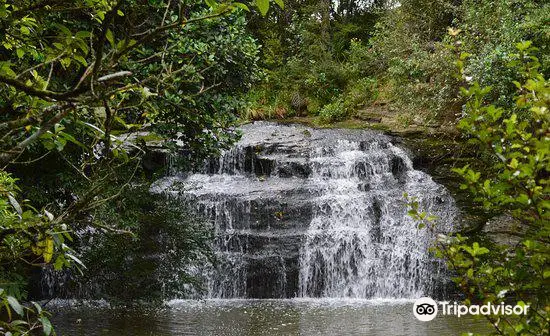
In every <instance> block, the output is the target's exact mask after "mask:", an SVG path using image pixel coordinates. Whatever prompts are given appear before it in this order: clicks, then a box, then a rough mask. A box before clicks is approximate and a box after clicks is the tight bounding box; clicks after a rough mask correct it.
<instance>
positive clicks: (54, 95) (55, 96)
mask: <svg viewBox="0 0 550 336" xmlns="http://www.w3.org/2000/svg"><path fill="white" fill-rule="evenodd" d="M0 82H1V83H4V84H7V85H9V86H12V87H14V88H16V89H17V90H19V91H23V92H24V93H26V94H27V95H29V96H35V97H40V98H44V99H48V100H64V101H73V99H71V98H74V97H76V96H78V95H79V94H81V93H83V92H84V91H85V90H86V89H85V88H80V89H76V90H71V91H66V92H56V91H50V90H40V89H37V88H34V87H32V86H28V85H26V84H25V83H23V82H21V81H19V80H17V79H15V78H10V77H7V76H4V75H0Z"/></svg>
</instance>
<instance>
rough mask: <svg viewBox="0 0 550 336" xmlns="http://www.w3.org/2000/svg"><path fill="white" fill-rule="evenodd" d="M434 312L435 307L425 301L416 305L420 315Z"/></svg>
mask: <svg viewBox="0 0 550 336" xmlns="http://www.w3.org/2000/svg"><path fill="white" fill-rule="evenodd" d="M434 312H435V307H434V306H432V305H430V304H427V303H423V304H421V305H418V306H416V313H417V314H418V315H432V314H433V313H434Z"/></svg>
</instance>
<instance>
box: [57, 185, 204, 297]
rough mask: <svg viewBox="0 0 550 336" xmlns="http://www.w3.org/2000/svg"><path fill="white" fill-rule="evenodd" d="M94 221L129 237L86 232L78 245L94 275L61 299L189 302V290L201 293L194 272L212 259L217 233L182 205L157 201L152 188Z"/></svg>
mask: <svg viewBox="0 0 550 336" xmlns="http://www.w3.org/2000/svg"><path fill="white" fill-rule="evenodd" d="M94 218H95V220H96V221H100V222H116V223H118V225H117V226H118V227H119V230H125V231H126V232H128V233H126V234H117V235H102V234H101V233H100V232H98V231H97V230H90V229H88V230H87V231H86V232H83V233H82V234H81V235H80V236H79V239H78V242H77V245H78V246H81V248H80V249H79V250H80V251H82V252H81V254H82V260H83V262H84V263H85V264H86V265H88V271H87V272H85V273H84V274H82V275H72V276H71V279H70V280H66V281H63V282H60V284H62V285H61V288H58V289H56V291H55V292H56V293H57V295H62V296H67V297H73V298H74V297H78V298H88V299H89V298H106V299H108V300H109V301H110V302H120V301H122V302H128V301H132V300H147V301H151V300H160V299H163V300H164V299H172V298H177V297H182V298H183V297H185V295H186V294H187V295H188V294H189V293H188V292H186V289H189V288H188V287H195V288H193V289H197V288H198V289H200V288H201V286H202V284H201V283H199V281H198V280H197V279H196V278H195V277H194V276H195V275H194V274H191V273H190V270H191V269H192V268H193V267H196V266H200V265H201V264H204V263H205V262H207V261H209V260H211V259H212V256H211V254H210V243H211V238H212V237H211V235H212V230H211V227H210V225H207V221H206V220H204V219H202V218H201V216H198V215H197V214H196V213H194V212H193V211H191V210H189V209H186V206H185V204H183V203H182V201H180V200H177V199H174V198H172V197H169V196H167V195H151V194H150V192H149V190H148V185H147V184H142V185H136V186H133V187H132V188H130V189H128V190H127V191H126V192H125V193H124V194H123V195H122V197H121V198H120V200H119V201H117V203H116V205H115V206H103V207H100V208H98V209H96V210H95V211H94ZM121 232H122V231H121ZM130 232H131V233H130ZM90 247H91V248H90ZM189 285H192V286H189Z"/></svg>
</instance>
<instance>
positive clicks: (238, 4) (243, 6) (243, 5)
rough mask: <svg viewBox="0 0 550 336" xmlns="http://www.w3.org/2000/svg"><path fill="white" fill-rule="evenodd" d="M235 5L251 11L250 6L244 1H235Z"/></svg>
mask: <svg viewBox="0 0 550 336" xmlns="http://www.w3.org/2000/svg"><path fill="white" fill-rule="evenodd" d="M233 6H235V7H237V8H240V9H244V10H245V11H247V12H250V8H248V6H247V5H245V4H243V3H242V2H235V3H233Z"/></svg>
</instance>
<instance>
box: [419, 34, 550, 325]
mask: <svg viewBox="0 0 550 336" xmlns="http://www.w3.org/2000/svg"><path fill="white" fill-rule="evenodd" d="M516 48H517V52H516V53H514V54H511V55H509V58H510V59H511V60H513V61H512V62H511V63H510V64H509V66H510V67H512V68H513V70H514V73H518V74H519V76H518V78H517V80H515V81H514V82H513V84H514V85H515V87H516V96H515V108H513V109H504V108H502V107H498V106H497V105H495V101H493V100H491V99H490V97H491V96H490V95H489V93H490V91H491V88H490V87H482V86H480V85H479V84H478V83H477V82H474V83H473V84H472V85H471V86H470V87H468V88H467V89H463V90H462V91H463V94H464V95H465V96H466V97H467V99H468V100H467V104H466V115H465V117H464V118H462V119H461V121H460V123H459V125H458V127H459V129H460V130H461V131H462V132H463V134H464V135H466V136H467V137H468V138H469V139H470V140H469V141H471V142H472V143H474V144H476V145H478V148H479V150H480V152H482V153H485V154H486V155H485V156H484V157H487V158H488V159H487V161H486V162H485V167H486V168H485V169H484V170H483V171H477V170H474V169H472V168H470V167H469V166H465V167H463V168H457V169H455V170H454V171H455V172H457V173H458V174H459V175H460V176H461V177H462V178H463V179H464V181H465V183H464V184H463V185H462V186H461V188H463V189H467V190H469V191H470V193H471V194H472V195H473V196H474V199H475V201H477V202H480V203H481V204H483V207H484V208H485V209H486V210H487V211H488V212H489V213H492V214H503V213H504V214H509V215H510V216H512V218H513V219H514V221H515V224H514V225H513V226H511V227H509V228H508V229H506V232H505V233H506V234H508V235H512V236H514V237H516V242H515V243H513V244H509V245H506V244H502V243H497V242H492V243H491V242H484V241H482V240H481V239H480V237H476V236H472V237H463V236H462V235H460V234H456V235H454V236H444V235H440V237H439V239H438V244H437V246H436V248H435V251H436V255H437V256H439V257H442V258H444V259H446V261H447V263H448V265H449V268H450V269H451V270H452V271H453V272H454V273H455V274H454V275H455V278H454V281H455V282H456V283H457V285H458V286H459V288H460V289H461V290H462V292H463V293H464V294H465V295H466V299H465V303H466V304H477V303H487V302H493V303H498V302H499V301H508V302H513V303H516V302H517V303H518V304H520V305H529V307H530V308H529V310H528V313H527V315H525V316H524V315H522V316H515V317H514V316H505V315H502V316H487V318H488V319H489V321H490V322H491V323H492V325H493V326H494V327H495V330H496V333H497V334H501V335H548V331H549V330H550V328H549V326H550V317H549V313H550V302H549V298H550V288H549V287H548V281H549V279H550V268H549V264H550V259H549V258H550V241H549V240H548V237H550V216H549V209H550V200H549V199H548V194H549V192H550V184H549V180H548V176H549V171H548V167H550V152H549V151H550V145H549V137H548V134H549V131H550V115H549V110H548V107H549V105H550V86H549V82H548V79H547V78H545V77H544V76H543V75H542V74H541V73H540V70H541V64H540V62H539V60H538V58H537V57H535V56H533V53H536V52H537V49H536V48H534V47H533V46H532V45H531V42H530V41H528V42H521V43H518V44H517V45H516ZM458 65H459V70H461V71H463V70H464V69H463V62H462V61H460V62H458ZM497 100H498V99H497ZM520 112H521V115H520V114H519V113H520ZM409 213H410V214H411V215H412V216H413V217H414V218H415V219H417V220H418V221H419V222H420V226H421V227H424V226H427V227H428V228H429V229H431V230H436V226H435V222H434V218H433V217H430V216H428V215H427V214H426V213H423V212H419V209H418V203H415V202H412V203H411V211H410V212H409Z"/></svg>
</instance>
